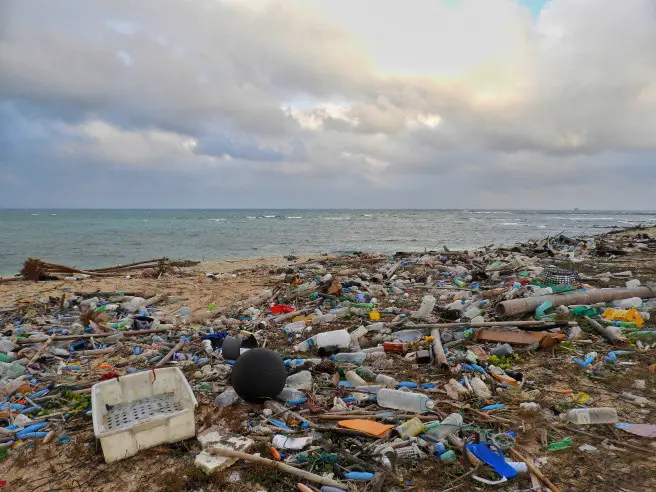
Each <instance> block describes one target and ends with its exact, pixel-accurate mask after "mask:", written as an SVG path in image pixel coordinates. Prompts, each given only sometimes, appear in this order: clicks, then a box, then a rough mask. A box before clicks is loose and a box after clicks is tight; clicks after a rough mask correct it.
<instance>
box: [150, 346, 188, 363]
mask: <svg viewBox="0 0 656 492" xmlns="http://www.w3.org/2000/svg"><path fill="white" fill-rule="evenodd" d="M184 344H185V342H178V343H177V344H176V345H175V347H173V348H172V349H171V350H170V351H169V353H168V354H166V355H165V356H164V357H162V360H160V361H159V362H158V363H157V364H155V367H161V366H163V365H164V364H166V363H167V362H168V361H170V360H171V358H172V357H173V355H174V354H175V353H176V352H177V351H178V350H180V349H181V348H182V346H183V345H184Z"/></svg>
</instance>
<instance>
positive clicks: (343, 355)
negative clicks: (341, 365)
mask: <svg viewBox="0 0 656 492" xmlns="http://www.w3.org/2000/svg"><path fill="white" fill-rule="evenodd" d="M366 358H367V354H365V353H364V352H340V353H339V354H335V355H333V356H332V359H333V360H334V361H335V362H351V363H352V364H362V363H363V362H364V361H365V359H366Z"/></svg>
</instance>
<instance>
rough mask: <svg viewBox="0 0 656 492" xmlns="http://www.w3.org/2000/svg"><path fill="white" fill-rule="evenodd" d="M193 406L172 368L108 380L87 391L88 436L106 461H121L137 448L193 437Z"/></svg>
mask: <svg viewBox="0 0 656 492" xmlns="http://www.w3.org/2000/svg"><path fill="white" fill-rule="evenodd" d="M197 405H198V402H197V401H196V397H195V396H194V393H193V391H192V390H191V386H189V382H188V381H187V379H186V378H185V377H184V375H183V374H182V371H180V369H178V368H177V367H167V368H162V369H155V371H144V372H138V373H135V374H129V375H127V376H122V377H120V378H118V379H110V380H109V381H103V382H102V383H98V384H94V385H93V388H91V409H92V414H93V431H94V433H95V435H96V437H97V438H98V439H100V444H101V445H102V450H103V454H104V455H105V461H106V462H107V463H111V462H113V461H118V460H122V459H123V458H127V457H129V456H134V455H135V454H137V453H138V452H139V451H141V450H142V449H148V448H151V447H153V446H157V445H159V444H163V443H170V442H177V441H181V440H183V439H188V438H190V437H193V436H195V435H196V421H195V416H194V409H195V408H196V406H197Z"/></svg>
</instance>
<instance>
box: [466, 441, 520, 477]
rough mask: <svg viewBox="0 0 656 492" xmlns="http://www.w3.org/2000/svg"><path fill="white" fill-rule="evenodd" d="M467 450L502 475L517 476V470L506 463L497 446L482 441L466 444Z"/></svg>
mask: <svg viewBox="0 0 656 492" xmlns="http://www.w3.org/2000/svg"><path fill="white" fill-rule="evenodd" d="M493 448H494V449H493ZM467 450H469V451H470V452H471V453H472V454H473V455H474V456H476V457H477V458H478V459H479V460H481V461H482V462H483V463H485V464H486V465H489V466H491V467H492V468H493V469H494V471H495V472H497V473H498V474H499V475H501V476H502V477H505V478H514V477H516V476H517V470H515V469H514V468H513V467H512V466H510V465H509V464H508V463H506V459H505V458H504V457H503V453H502V452H501V450H500V449H499V447H498V446H496V445H494V444H490V443H489V442H482V443H479V444H467Z"/></svg>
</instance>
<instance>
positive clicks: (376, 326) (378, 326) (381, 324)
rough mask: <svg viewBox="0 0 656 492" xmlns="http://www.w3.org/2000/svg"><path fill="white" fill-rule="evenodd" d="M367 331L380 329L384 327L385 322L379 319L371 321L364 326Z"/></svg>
mask: <svg viewBox="0 0 656 492" xmlns="http://www.w3.org/2000/svg"><path fill="white" fill-rule="evenodd" d="M366 328H367V331H380V330H384V329H385V322H384V321H379V322H378V323H372V324H370V325H367V326H366Z"/></svg>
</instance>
